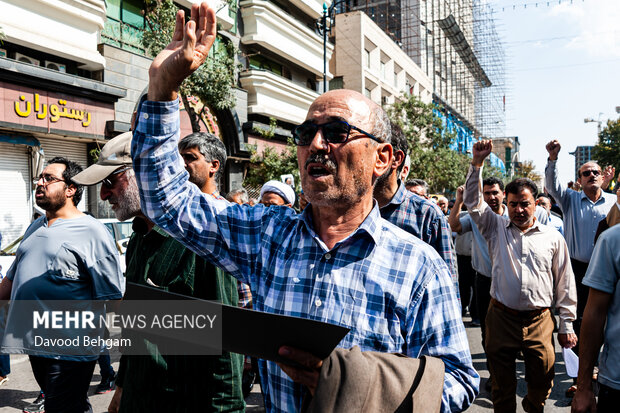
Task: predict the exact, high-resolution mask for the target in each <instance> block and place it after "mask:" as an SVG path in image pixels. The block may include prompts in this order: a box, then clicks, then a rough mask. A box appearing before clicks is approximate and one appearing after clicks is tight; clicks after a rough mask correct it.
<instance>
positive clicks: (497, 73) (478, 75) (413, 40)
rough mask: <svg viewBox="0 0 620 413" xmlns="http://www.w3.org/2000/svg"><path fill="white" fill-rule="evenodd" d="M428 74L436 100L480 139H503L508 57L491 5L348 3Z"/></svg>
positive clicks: (466, 1) (434, 0)
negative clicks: (368, 18) (365, 15)
mask: <svg viewBox="0 0 620 413" xmlns="http://www.w3.org/2000/svg"><path fill="white" fill-rule="evenodd" d="M336 8H337V11H338V12H347V11H355V10H361V11H364V12H365V13H366V14H367V15H368V16H369V17H370V18H371V19H372V20H373V21H374V22H375V23H376V24H377V25H378V26H379V27H380V28H381V29H383V31H384V32H386V33H387V34H388V35H389V36H391V37H392V38H393V39H394V41H395V42H396V43H397V44H398V45H399V46H400V47H401V48H402V49H403V51H404V52H405V53H407V55H408V56H409V57H410V58H411V59H412V60H413V61H414V62H415V63H416V64H417V65H418V66H420V68H422V70H423V71H424V72H425V73H426V75H427V76H429V78H430V79H431V81H432V83H433V98H434V101H435V102H436V103H438V104H440V106H442V107H443V108H444V110H446V111H447V112H449V113H450V114H451V115H453V116H456V118H458V119H459V120H460V121H461V122H462V123H463V124H464V125H465V126H466V127H468V128H469V129H471V131H472V134H473V135H475V136H476V137H489V138H491V137H496V136H504V135H505V129H506V116H505V102H506V87H505V84H506V80H505V53H504V48H503V45H502V43H501V39H500V36H499V34H498V31H497V27H496V23H495V18H494V15H493V12H492V10H491V8H490V6H489V5H488V4H487V0H345V1H343V2H339V3H337V5H336Z"/></svg>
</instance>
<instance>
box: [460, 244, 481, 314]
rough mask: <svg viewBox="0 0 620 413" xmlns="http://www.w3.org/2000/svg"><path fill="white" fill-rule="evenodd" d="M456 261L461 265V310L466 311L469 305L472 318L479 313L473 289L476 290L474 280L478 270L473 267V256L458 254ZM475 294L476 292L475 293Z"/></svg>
mask: <svg viewBox="0 0 620 413" xmlns="http://www.w3.org/2000/svg"><path fill="white" fill-rule="evenodd" d="M456 261H457V263H458V267H459V293H460V294H461V310H462V311H463V313H465V309H466V308H467V307H468V306H469V313H470V314H471V318H477V317H474V315H476V316H477V315H478V311H477V309H476V310H474V307H476V306H477V305H476V302H475V300H474V299H472V291H473V290H474V280H475V279H476V272H475V271H474V269H473V268H472V267H471V256H469V255H460V254H457V256H456ZM474 295H475V294H474Z"/></svg>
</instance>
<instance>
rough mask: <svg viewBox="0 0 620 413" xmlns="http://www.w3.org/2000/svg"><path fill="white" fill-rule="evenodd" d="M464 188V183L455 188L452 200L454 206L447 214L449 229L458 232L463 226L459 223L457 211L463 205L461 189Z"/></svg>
mask: <svg viewBox="0 0 620 413" xmlns="http://www.w3.org/2000/svg"><path fill="white" fill-rule="evenodd" d="M464 190H465V185H461V186H459V187H458V188H456V200H455V201H454V206H453V207H452V212H451V213H450V215H448V224H450V229H452V231H454V232H456V233H457V234H460V233H461V231H462V230H463V226H462V225H461V220H460V219H459V212H460V211H461V208H462V207H463V191H464Z"/></svg>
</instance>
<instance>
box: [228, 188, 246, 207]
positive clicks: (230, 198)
mask: <svg viewBox="0 0 620 413" xmlns="http://www.w3.org/2000/svg"><path fill="white" fill-rule="evenodd" d="M237 195H239V196H240V197H241V203H243V204H247V203H248V202H250V197H249V196H248V191H246V190H245V188H238V189H233V190H232V191H230V192H229V193H228V194H227V195H226V199H227V200H228V201H230V202H235V201H233V197H234V196H237Z"/></svg>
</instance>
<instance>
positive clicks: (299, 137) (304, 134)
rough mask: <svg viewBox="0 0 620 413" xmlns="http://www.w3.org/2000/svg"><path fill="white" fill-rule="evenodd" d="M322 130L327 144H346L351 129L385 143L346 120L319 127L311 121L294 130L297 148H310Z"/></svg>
mask: <svg viewBox="0 0 620 413" xmlns="http://www.w3.org/2000/svg"><path fill="white" fill-rule="evenodd" d="M319 129H321V130H322V131H323V139H325V140H326V141H327V143H345V142H346V141H348V140H349V134H350V133H351V129H354V130H356V131H358V132H360V133H363V134H364V135H366V136H367V137H369V138H370V139H372V140H374V141H377V142H379V143H381V142H383V141H382V140H381V139H379V138H377V137H376V136H374V135H372V134H370V133H368V132H366V131H363V130H361V129H360V128H358V127H357V126H353V125H350V124H349V123H347V122H345V121H344V120H333V121H331V122H327V123H323V124H320V125H317V124H316V123H312V122H310V121H306V122H304V123H302V124H301V125H299V126H296V127H295V128H294V129H293V137H294V138H295V144H296V145H297V146H308V145H310V142H312V139H314V137H315V136H316V133H317V132H318V131H319Z"/></svg>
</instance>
